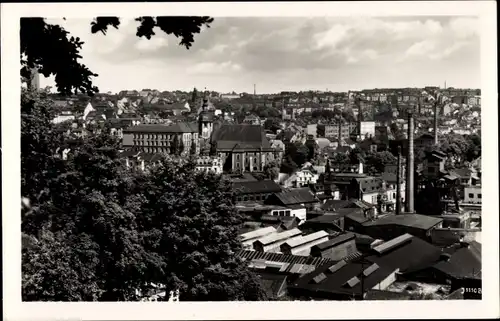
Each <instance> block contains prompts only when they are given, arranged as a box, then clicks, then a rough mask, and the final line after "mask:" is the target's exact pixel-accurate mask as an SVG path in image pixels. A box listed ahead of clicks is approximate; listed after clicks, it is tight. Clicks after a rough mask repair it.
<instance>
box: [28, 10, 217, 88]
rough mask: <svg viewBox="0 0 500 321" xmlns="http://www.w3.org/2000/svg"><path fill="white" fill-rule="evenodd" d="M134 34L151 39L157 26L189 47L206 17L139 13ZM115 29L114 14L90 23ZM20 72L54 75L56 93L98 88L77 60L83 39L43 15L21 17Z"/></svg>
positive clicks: (99, 29)
mask: <svg viewBox="0 0 500 321" xmlns="http://www.w3.org/2000/svg"><path fill="white" fill-rule="evenodd" d="M136 21H137V22H138V23H139V26H138V27H137V33H136V35H137V36H138V37H145V38H146V39H151V37H152V36H154V35H155V29H156V28H159V29H160V30H162V31H163V32H165V33H166V34H168V35H173V36H175V37H177V38H179V39H180V43H179V45H181V46H184V47H186V48H187V49H189V48H190V47H191V46H192V45H193V42H194V35H195V34H198V33H200V32H201V28H202V27H203V26H205V27H210V24H211V23H212V22H213V18H210V17H181V16H179V17H139V18H137V19H136ZM110 26H112V27H113V28H115V29H118V28H119V26H120V19H119V18H117V17H97V18H95V19H94V20H93V21H92V22H91V23H90V24H89V27H90V28H91V31H92V33H97V32H102V33H103V34H106V33H107V31H108V27H110ZM20 36H21V76H22V77H24V78H25V79H29V78H30V77H31V70H32V69H33V68H36V69H38V70H39V72H40V73H41V74H43V75H44V76H45V77H49V76H55V82H56V86H57V89H58V91H59V93H61V94H64V95H71V94H74V93H77V92H80V93H86V94H89V95H92V94H94V93H97V92H98V91H99V89H98V88H97V87H96V86H93V85H92V78H94V77H97V76H98V75H97V74H96V73H94V72H92V71H91V70H90V69H89V68H88V67H87V66H85V65H84V64H82V63H81V62H79V60H80V59H81V58H82V56H81V55H80V50H81V49H82V46H83V44H84V43H83V42H82V41H81V40H80V38H78V37H75V36H70V34H69V32H68V31H66V30H65V29H64V28H63V27H61V26H59V25H52V24H48V23H46V22H45V19H43V18H22V19H21V32H20Z"/></svg>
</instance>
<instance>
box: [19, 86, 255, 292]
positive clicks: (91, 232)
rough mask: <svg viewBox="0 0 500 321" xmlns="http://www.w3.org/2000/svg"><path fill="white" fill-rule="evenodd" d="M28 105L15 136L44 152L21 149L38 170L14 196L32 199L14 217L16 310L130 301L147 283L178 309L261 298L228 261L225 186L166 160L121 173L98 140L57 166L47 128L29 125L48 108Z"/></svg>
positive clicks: (249, 278) (236, 221)
mask: <svg viewBox="0 0 500 321" xmlns="http://www.w3.org/2000/svg"><path fill="white" fill-rule="evenodd" d="M30 97H31V96H30V95H29V94H26V97H23V100H22V101H23V102H28V103H27V106H28V107H31V109H29V108H25V109H24V112H25V114H26V115H24V119H23V120H24V121H23V123H22V126H23V127H22V131H23V133H24V135H26V137H25V139H26V141H27V142H35V141H36V142H37V143H39V144H41V145H45V146H35V145H34V144H33V143H29V144H26V145H25V146H23V148H22V149H21V153H22V155H21V157H22V159H24V160H25V162H27V161H28V160H29V162H30V164H35V163H36V160H38V164H39V165H41V166H39V167H35V168H34V169H32V170H31V171H32V172H31V174H32V176H27V175H26V174H24V173H23V175H24V178H23V179H24V181H23V182H22V184H23V194H25V193H26V194H29V196H30V197H31V195H34V196H35V197H33V198H31V199H30V201H31V204H30V207H28V209H26V206H25V210H23V211H22V226H21V228H22V233H23V250H22V271H23V276H22V296H23V300H43V301H83V300H86V301H124V300H127V301H131V300H132V301H133V300H137V299H138V297H137V295H136V290H143V291H144V290H146V288H147V287H146V284H149V283H151V282H154V283H159V284H165V285H166V286H167V291H168V290H169V289H172V290H173V289H180V290H181V299H182V300H258V299H262V298H264V296H263V294H262V290H261V289H260V286H259V283H258V282H257V281H256V278H255V276H254V275H253V274H252V273H251V272H250V271H249V270H248V269H247V268H246V264H245V263H244V262H241V260H240V259H239V258H238V257H237V256H236V254H235V253H236V252H237V251H238V250H239V249H240V248H241V247H240V244H239V242H238V240H237V237H236V236H237V235H236V234H237V231H238V230H239V226H240V224H241V221H242V216H241V215H239V214H238V213H237V212H236V210H235V208H234V205H233V204H232V203H231V199H232V198H231V196H232V194H231V192H232V191H231V185H230V184H229V183H228V182H226V181H224V180H223V179H222V177H221V176H219V175H215V174H204V173H197V172H196V171H194V166H195V165H194V164H193V163H187V164H177V163H173V162H172V161H171V160H169V159H168V158H165V159H162V160H161V164H159V166H158V167H156V168H153V169H152V170H151V172H144V173H141V172H131V171H129V170H127V169H126V168H125V167H124V166H123V164H122V163H121V162H120V160H119V158H118V149H117V148H116V146H114V143H115V141H116V140H115V139H114V138H110V137H108V136H109V135H108V133H107V132H106V131H102V132H101V133H100V134H95V135H93V136H90V137H89V138H85V139H80V140H78V141H76V142H75V144H74V146H73V147H72V151H71V153H70V154H69V158H68V160H66V161H62V160H60V159H58V158H57V157H54V155H53V154H52V153H51V148H52V145H51V144H52V141H50V140H49V139H47V136H48V135H49V133H52V132H53V126H54V125H53V124H51V123H50V122H48V121H39V120H38V119H37V118H35V117H33V115H31V113H34V114H36V115H38V114H43V113H41V111H44V110H45V109H44V108H45V106H47V105H46V104H48V103H47V102H42V101H40V102H39V101H38V99H39V98H30ZM35 124H39V125H40V128H36V130H37V131H34V129H33V127H34V125H35ZM38 130H39V131H38ZM29 135H32V136H33V137H31V139H28V137H27V136H29ZM34 150H35V151H36V152H34ZM39 151H40V152H39ZM49 161H53V163H54V164H55V165H54V166H52V167H50V171H49V172H47V173H45V172H44V171H46V169H45V167H44V164H46V163H48V162H49ZM56 161H57V162H56ZM36 168H38V170H39V171H40V172H42V173H36ZM33 177H35V178H36V180H35V179H33ZM42 191H43V192H42Z"/></svg>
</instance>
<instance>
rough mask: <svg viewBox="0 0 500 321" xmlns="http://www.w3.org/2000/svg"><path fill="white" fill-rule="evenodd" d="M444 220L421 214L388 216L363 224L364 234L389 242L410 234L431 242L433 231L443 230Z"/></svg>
mask: <svg viewBox="0 0 500 321" xmlns="http://www.w3.org/2000/svg"><path fill="white" fill-rule="evenodd" d="M442 223H443V219H442V218H439V217H433V216H427V215H420V214H399V215H392V214H388V215H386V216H383V217H379V218H377V219H376V220H374V221H370V222H365V223H364V224H363V233H365V234H367V235H370V236H371V237H374V238H379V239H383V240H389V239H392V238H395V237H399V236H401V235H403V234H405V233H410V234H411V235H414V236H416V237H419V238H421V239H423V240H429V241H430V240H431V233H432V230H433V229H435V228H441V226H442Z"/></svg>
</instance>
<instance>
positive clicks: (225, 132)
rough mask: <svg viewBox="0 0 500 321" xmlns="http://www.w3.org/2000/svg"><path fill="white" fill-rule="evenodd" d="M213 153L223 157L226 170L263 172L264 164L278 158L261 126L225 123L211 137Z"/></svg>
mask: <svg viewBox="0 0 500 321" xmlns="http://www.w3.org/2000/svg"><path fill="white" fill-rule="evenodd" d="M211 145H212V150H213V153H214V154H215V155H217V156H219V157H221V158H222V160H223V162H224V165H223V168H224V172H230V171H241V172H261V171H263V170H264V166H265V165H266V164H268V163H270V162H272V161H273V160H275V159H276V152H277V151H276V150H275V149H274V148H272V146H271V144H270V142H269V140H268V139H267V137H266V134H265V132H264V129H263V128H262V127H261V126H257V125H249V124H239V125H228V124H223V125H221V126H220V127H219V128H217V129H216V130H215V131H214V132H213V134H212V137H211Z"/></svg>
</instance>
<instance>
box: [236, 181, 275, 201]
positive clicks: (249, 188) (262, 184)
mask: <svg viewBox="0 0 500 321" xmlns="http://www.w3.org/2000/svg"><path fill="white" fill-rule="evenodd" d="M233 190H234V192H235V194H236V201H238V202H241V201H265V200H266V199H267V198H268V197H269V196H271V195H273V194H274V193H280V192H281V187H280V186H279V185H278V184H276V183H275V182H274V181H272V180H263V181H258V180H254V181H247V182H234V183H233Z"/></svg>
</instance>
